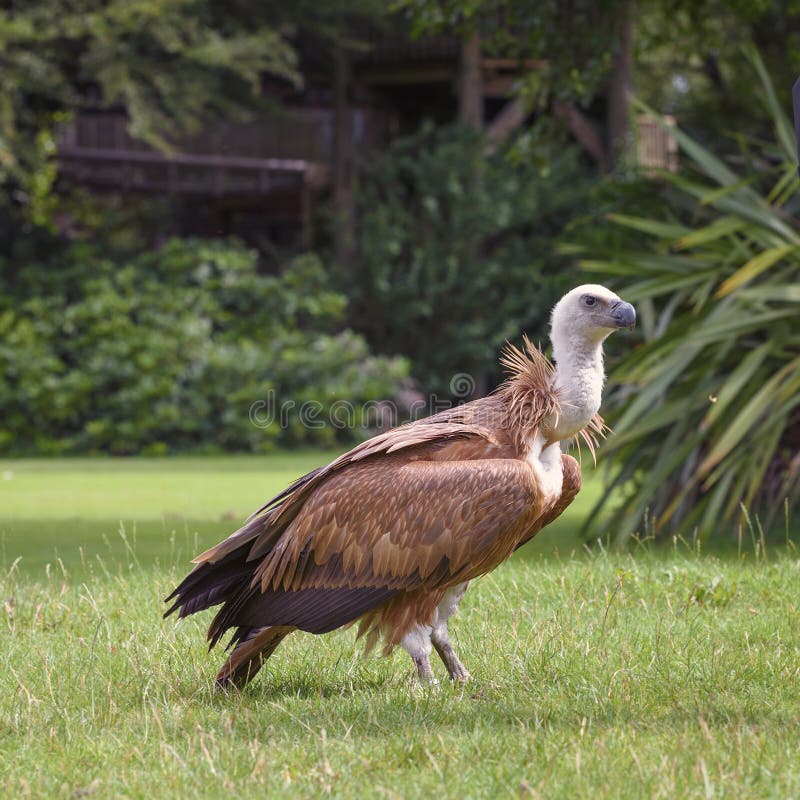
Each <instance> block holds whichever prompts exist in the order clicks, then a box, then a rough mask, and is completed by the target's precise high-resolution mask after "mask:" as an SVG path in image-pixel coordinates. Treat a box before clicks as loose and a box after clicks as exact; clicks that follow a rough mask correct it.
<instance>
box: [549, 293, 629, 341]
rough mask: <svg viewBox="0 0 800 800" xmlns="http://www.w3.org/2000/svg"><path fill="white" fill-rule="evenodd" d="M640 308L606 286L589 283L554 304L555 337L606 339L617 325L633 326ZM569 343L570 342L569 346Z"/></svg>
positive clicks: (588, 339) (574, 339)
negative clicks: (637, 309)
mask: <svg viewBox="0 0 800 800" xmlns="http://www.w3.org/2000/svg"><path fill="white" fill-rule="evenodd" d="M635 324H636V311H635V310H634V308H633V306H632V305H631V304H630V303H626V302H625V301H624V300H622V299H620V298H619V297H617V295H615V294H614V292H612V291H611V290H609V289H606V287H605V286H599V285H598V284H594V283H586V284H584V285H583V286H578V287H576V288H575V289H573V290H572V291H571V292H568V293H567V294H565V295H564V296H563V297H562V298H561V299H560V300H559V301H558V303H556V305H555V307H554V308H553V315H552V318H551V329H550V330H551V339H552V340H553V346H554V347H555V348H556V349H557V350H558V349H560V348H559V344H560V343H561V342H563V343H564V344H567V343H569V345H571V346H575V345H577V344H578V343H580V342H583V343H587V344H588V343H591V344H593V345H596V344H599V343H600V342H602V341H603V340H604V339H605V338H606V337H607V336H609V334H611V333H613V332H614V331H615V330H617V328H632V327H633V326H634V325H635ZM569 345H568V346H569Z"/></svg>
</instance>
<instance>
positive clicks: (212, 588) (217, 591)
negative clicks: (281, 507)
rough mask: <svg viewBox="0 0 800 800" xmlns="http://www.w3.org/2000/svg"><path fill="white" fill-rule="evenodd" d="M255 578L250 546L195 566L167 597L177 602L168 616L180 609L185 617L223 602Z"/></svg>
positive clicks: (166, 613)
mask: <svg viewBox="0 0 800 800" xmlns="http://www.w3.org/2000/svg"><path fill="white" fill-rule="evenodd" d="M252 577H253V564H248V563H247V547H241V548H239V549H238V550H234V551H233V552H232V553H228V555H226V556H225V557H224V558H222V559H220V560H219V561H217V562H216V563H210V562H207V563H204V564H200V565H198V566H197V567H195V568H194V569H193V570H192V571H191V572H190V573H189V574H188V575H187V576H186V577H185V578H184V579H183V580H182V581H181V582H180V584H178V586H177V587H176V588H175V589H174V591H173V592H172V594H170V596H169V597H167V598H166V599H165V601H164V602H166V603H168V602H169V601H170V600H175V602H174V603H173V604H172V605H171V606H170V607H169V609H167V611H166V612H165V613H164V616H165V617H168V616H169V615H170V614H172V613H173V612H174V611H178V617H179V618H183V617H186V616H188V615H189V614H194V613H195V612H196V611H202V610H203V609H205V608H211V606H216V605H219V604H220V603H224V602H225V601H226V600H228V599H229V598H230V597H231V596H232V595H233V594H234V593H235V592H237V591H238V590H239V589H241V587H242V586H243V585H246V584H249V583H250V581H251V580H252Z"/></svg>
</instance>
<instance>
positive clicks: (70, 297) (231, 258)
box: [0, 240, 407, 454]
mask: <svg viewBox="0 0 800 800" xmlns="http://www.w3.org/2000/svg"><path fill="white" fill-rule="evenodd" d="M0 297H2V302H0V407H1V408H2V409H3V417H2V421H0V449H2V450H5V451H10V452H23V451H33V450H35V451H36V452H39V453H68V452H110V453H118V454H119V453H137V452H154V453H159V452H165V451H168V450H190V449H197V448H206V449H208V448H212V449H213V448H216V449H230V450H266V449H269V448H270V447H273V446H275V444H276V443H280V444H301V443H314V444H330V443H332V442H333V441H335V439H336V438H337V436H339V437H342V438H344V439H348V438H352V437H353V436H354V435H357V434H358V431H354V430H352V429H339V428H337V427H336V426H335V425H334V424H332V423H331V416H330V413H329V412H330V409H331V406H332V404H333V403H335V401H336V400H348V401H350V402H351V403H354V404H359V403H364V402H367V401H370V400H385V399H390V398H392V397H393V396H394V394H395V392H396V391H397V389H398V387H399V385H400V381H401V380H402V378H403V376H404V375H405V374H406V371H407V368H406V365H405V364H404V362H403V361H402V360H399V359H394V360H393V359H386V358H373V357H372V356H371V355H370V354H369V352H368V349H367V347H366V345H365V343H364V341H363V339H361V337H359V336H357V335H356V334H354V333H352V332H350V331H347V330H342V325H341V321H342V315H343V312H344V306H345V302H346V301H345V298H344V297H342V296H341V295H339V294H337V293H336V292H334V291H332V290H331V288H330V287H329V285H328V282H327V278H326V276H325V273H324V271H323V270H322V268H321V265H320V263H319V262H318V260H317V259H316V258H314V257H312V256H306V257H302V258H298V259H296V260H295V261H294V263H293V264H292V265H291V266H290V267H289V268H288V269H286V270H285V271H284V272H283V273H282V274H281V275H280V276H264V275H260V274H258V272H257V269H256V256H255V254H254V253H253V252H251V251H248V250H245V249H243V248H241V247H239V246H235V245H231V244H227V243H225V242H208V243H203V242H193V241H183V240H172V241H169V242H167V243H166V244H165V245H164V246H163V247H162V248H161V249H160V250H157V251H153V252H145V253H142V254H140V255H137V256H133V257H124V258H114V257H109V256H107V255H104V254H103V253H102V252H101V251H99V250H98V249H96V248H95V247H94V246H92V245H88V244H77V245H73V246H72V247H71V248H70V249H69V250H68V251H67V252H66V253H65V254H64V255H63V257H62V259H61V263H60V264H58V265H56V264H54V263H52V262H49V263H43V264H41V265H38V266H37V265H28V267H27V268H26V269H24V270H17V269H8V272H7V274H6V275H5V280H4V282H3V285H2V292H1V293H0ZM284 401H290V402H291V403H293V404H294V405H292V406H291V407H289V408H287V413H286V414H285V415H284V417H283V418H281V416H280V414H279V408H280V406H281V404H282V403H284ZM254 403H258V404H259V405H258V407H257V408H258V415H257V417H256V418H255V423H257V424H254V420H253V419H251V415H250V409H251V407H252V406H253V404H254ZM303 403H310V404H313V408H314V409H315V411H314V416H313V419H307V418H304V417H303V416H302V414H301V411H300V409H301V407H302V406H303ZM310 407H311V406H307V407H306V408H310ZM347 421H349V420H347ZM359 421H360V420H359V419H356V420H355V422H356V423H358V422H359ZM309 422H310V423H311V424H308V423H309Z"/></svg>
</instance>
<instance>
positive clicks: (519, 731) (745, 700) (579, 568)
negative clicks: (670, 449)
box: [0, 453, 800, 800]
mask: <svg viewBox="0 0 800 800" xmlns="http://www.w3.org/2000/svg"><path fill="white" fill-rule="evenodd" d="M325 458H326V455H325V454H320V453H309V454H299V455H291V456H272V457H257V458H256V457H253V458H248V457H242V458H209V459H166V460H146V459H132V460H124V461H106V460H72V461H50V460H41V461H39V460H31V461H6V462H0V515H2V516H0V530H1V531H2V533H1V534H0V535H2V541H3V545H2V548H3V549H2V554H1V555H0V564H2V572H0V787H3V788H2V791H0V794H2V795H3V796H9V797H12V796H13V797H16V796H20V797H22V796H26V795H32V796H47V797H51V796H54V797H58V796H63V797H80V796H90V797H150V798H162V797H180V798H183V797H231V796H234V797H237V796H239V797H245V796H267V797H281V796H286V797H317V796H320V795H323V794H331V795H333V796H339V797H351V796H352V797H421V796H446V797H503V796H514V797H542V798H550V797H569V798H573V797H587V798H588V797H591V798H621V797H637V798H638V797H664V798H670V799H671V800H672V798H684V797H700V798H710V797H723V796H725V797H733V798H748V797H752V798H764V797H775V798H786V797H797V796H800V674H799V669H798V664H800V589H799V588H798V587H800V559H798V557H797V554H796V553H795V551H794V549H793V548H792V547H788V548H782V549H781V550H780V551H778V550H774V551H773V550H770V549H769V548H768V549H767V551H766V553H763V552H759V553H757V554H756V553H754V552H753V550H752V548H751V547H749V548H747V550H746V552H745V553H743V554H742V556H741V557H737V556H736V553H735V552H734V553H733V555H725V556H724V557H715V556H713V555H698V554H697V553H696V552H695V551H693V550H692V549H690V548H688V547H685V546H682V545H679V546H678V547H668V548H664V549H659V550H655V551H653V550H650V549H646V548H641V549H640V550H639V551H638V552H636V553H635V554H632V555H631V554H617V553H607V552H605V551H603V550H596V551H595V552H593V553H591V554H590V553H585V552H583V551H581V550H579V549H574V548H573V547H572V545H571V544H570V545H569V546H567V545H568V543H570V542H574V539H573V538H572V537H573V536H574V528H575V526H576V524H577V522H578V520H579V519H580V516H581V514H583V513H586V509H587V507H588V506H590V505H591V502H589V503H587V502H586V499H585V498H584V501H583V505H582V506H581V505H577V504H576V506H574V507H573V510H572V516H571V517H568V518H567V519H566V520H565V521H564V522H563V523H562V526H561V528H560V529H559V530H557V531H556V532H555V533H551V534H550V536H551V537H553V538H551V539H550V541H549V543H548V542H547V541H546V540H545V543H544V544H540V545H539V548H540V549H539V550H538V551H536V550H534V551H531V552H528V553H526V552H525V550H523V551H522V553H521V555H522V557H516V558H514V559H512V560H511V561H510V562H509V563H508V564H505V565H503V566H502V567H500V568H499V569H498V570H496V571H495V572H494V573H493V574H492V575H490V576H487V577H485V578H483V579H481V580H479V581H477V582H476V583H475V585H474V587H473V588H472V589H471V590H470V592H469V593H468V595H467V597H466V600H465V601H464V603H463V604H462V611H461V613H460V614H459V616H458V617H457V618H456V619H455V620H454V622H453V626H452V627H453V632H454V635H455V640H456V644H457V649H458V651H459V652H460V654H461V656H462V659H463V660H464V662H465V663H466V664H467V665H468V667H469V668H470V669H471V671H472V673H473V676H474V679H473V680H472V681H471V682H470V684H468V685H467V686H466V687H465V688H464V689H455V688H453V687H451V686H449V685H446V684H445V685H442V687H441V688H440V689H439V690H438V691H434V690H421V689H419V688H417V687H416V685H415V684H414V683H413V682H412V681H410V680H409V678H410V676H411V664H410V660H409V659H408V657H407V656H406V655H405V653H403V652H401V651H399V652H396V653H395V654H394V655H393V656H392V657H391V658H389V659H380V658H370V659H368V660H364V659H362V658H360V656H359V652H360V647H359V646H358V645H356V644H355V643H354V641H353V633H352V631H345V632H342V633H335V634H331V635H328V636H325V637H318V638H317V637H311V636H308V635H295V636H293V637H289V639H287V641H286V643H285V644H284V645H283V646H282V647H281V649H280V650H279V651H278V653H277V654H276V656H275V657H274V659H273V660H272V661H271V662H270V666H269V667H268V668H267V669H265V670H264V671H263V672H262V674H261V675H260V676H259V678H258V679H257V680H256V681H255V682H254V683H253V684H252V685H251V686H250V687H248V689H247V690H246V691H245V692H244V693H243V694H241V695H232V696H220V695H217V694H214V693H213V692H212V691H211V681H212V679H213V675H214V673H215V671H216V668H217V666H218V665H219V663H220V661H221V659H222V654H221V652H219V651H215V652H213V653H211V654H208V653H207V651H206V648H205V646H204V644H203V631H204V626H205V625H206V624H207V622H208V620H209V616H210V615H209V614H208V613H206V614H205V615H204V616H202V618H199V619H196V618H192V619H189V620H186V621H184V622H182V623H181V624H180V625H176V624H175V623H174V622H173V621H172V620H168V621H162V620H161V619H160V614H161V611H162V603H161V598H162V597H163V596H164V595H165V594H166V593H167V591H168V590H169V589H170V588H171V587H172V585H173V584H174V583H175V581H176V580H178V579H179V578H180V577H182V575H183V573H184V571H185V567H186V563H185V562H186V561H187V559H188V558H189V557H190V555H191V554H192V553H193V552H194V551H195V550H197V549H199V548H201V547H203V546H205V545H206V544H208V543H210V542H212V541H216V540H217V539H218V538H220V537H221V536H222V535H223V534H225V533H227V532H228V531H230V530H232V529H233V528H234V527H235V526H236V524H237V522H238V520H239V519H240V518H241V517H242V516H244V515H246V514H247V513H248V512H249V511H251V510H253V509H254V508H255V507H257V506H258V505H259V503H260V502H261V501H262V500H263V499H265V498H266V497H267V496H269V495H270V494H271V493H273V492H274V491H277V490H278V489H280V488H281V487H282V486H283V485H285V483H286V482H287V481H288V480H289V479H291V478H292V477H294V476H296V475H297V474H299V473H300V472H302V471H304V470H306V469H309V468H311V467H313V466H315V465H316V464H318V463H320V462H321V461H324V460H325ZM585 471H588V470H587V469H586V468H585ZM597 491H599V487H598V485H597V484H596V483H592V482H590V484H589V486H588V489H587V494H589V495H591V494H592V492H595V493H596V492H597ZM121 523H122V526H123V530H124V538H123V536H120V534H119V530H120V524H121ZM558 537H560V539H561V542H562V545H561V546H560V547H559V548H558V552H557V553H555V554H554V540H555V539H557V538H558ZM81 544H82V545H83V550H82V551H81V549H80V546H81ZM56 552H57V553H58V557H59V558H60V562H59V561H58V560H55V559H54V553H56ZM20 557H21V560H20V561H19V562H17V563H16V565H15V562H16V560H17V559H18V558H20ZM48 564H49V567H48V566H46V565H48ZM441 672H442V671H441V670H440V674H441Z"/></svg>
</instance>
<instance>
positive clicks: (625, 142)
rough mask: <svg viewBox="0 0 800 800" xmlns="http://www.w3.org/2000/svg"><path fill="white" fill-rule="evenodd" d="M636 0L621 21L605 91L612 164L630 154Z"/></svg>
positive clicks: (631, 147)
mask: <svg viewBox="0 0 800 800" xmlns="http://www.w3.org/2000/svg"><path fill="white" fill-rule="evenodd" d="M635 16H636V3H635V0H629V2H628V3H627V5H626V6H625V9H624V12H623V16H622V18H621V19H620V26H619V29H620V42H619V46H618V47H617V51H616V53H614V60H613V67H612V72H611V83H610V85H609V91H608V138H609V144H610V147H609V150H610V153H611V162H612V165H615V164H617V163H618V162H619V160H620V159H623V160H624V159H625V158H626V157H628V156H630V155H631V153H632V152H633V133H632V131H631V112H630V101H631V93H632V89H633V33H634V22H635Z"/></svg>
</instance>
